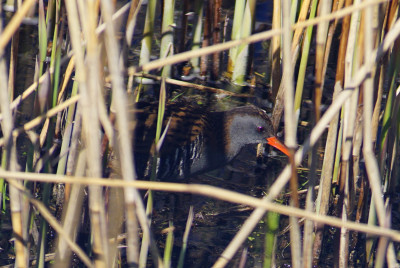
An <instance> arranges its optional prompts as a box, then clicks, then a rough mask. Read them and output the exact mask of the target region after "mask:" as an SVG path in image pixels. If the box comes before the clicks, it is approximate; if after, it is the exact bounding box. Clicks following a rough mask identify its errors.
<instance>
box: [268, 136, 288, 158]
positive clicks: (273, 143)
mask: <svg viewBox="0 0 400 268" xmlns="http://www.w3.org/2000/svg"><path fill="white" fill-rule="evenodd" d="M266 140H267V144H269V145H270V146H272V147H274V148H276V149H278V150H279V151H281V152H282V153H284V154H285V155H287V156H289V150H288V148H287V147H286V146H285V145H284V144H283V143H282V142H280V141H279V140H278V139H277V138H276V137H270V138H267V139H266Z"/></svg>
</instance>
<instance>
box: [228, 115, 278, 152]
mask: <svg viewBox="0 0 400 268" xmlns="http://www.w3.org/2000/svg"><path fill="white" fill-rule="evenodd" d="M229 132H230V139H231V142H230V146H229V148H228V151H229V154H230V155H236V154H237V153H239V151H240V149H241V148H242V147H243V146H245V145H247V144H257V143H266V138H268V137H270V136H272V133H271V132H272V131H271V124H270V123H269V122H268V121H266V120H264V118H262V117H260V116H255V115H240V116H234V117H233V118H232V121H231V124H230V128H229Z"/></svg>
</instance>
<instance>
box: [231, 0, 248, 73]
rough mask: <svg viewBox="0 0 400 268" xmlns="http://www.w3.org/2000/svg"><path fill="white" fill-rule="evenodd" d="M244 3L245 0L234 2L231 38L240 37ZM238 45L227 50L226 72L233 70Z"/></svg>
mask: <svg viewBox="0 0 400 268" xmlns="http://www.w3.org/2000/svg"><path fill="white" fill-rule="evenodd" d="M245 5H246V0H237V1H236V2H235V12H234V14H233V25H232V34H231V39H232V40H238V39H240V32H241V27H242V22H243V13H244V7H245ZM237 51H238V47H233V48H231V49H230V50H229V62H228V72H233V70H234V68H235V63H236V56H237Z"/></svg>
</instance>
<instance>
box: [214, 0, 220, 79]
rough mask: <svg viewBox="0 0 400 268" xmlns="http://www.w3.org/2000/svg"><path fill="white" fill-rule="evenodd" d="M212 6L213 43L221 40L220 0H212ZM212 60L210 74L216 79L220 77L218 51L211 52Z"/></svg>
mask: <svg viewBox="0 0 400 268" xmlns="http://www.w3.org/2000/svg"><path fill="white" fill-rule="evenodd" d="M211 2H213V5H214V8H213V27H212V29H213V30H212V34H213V44H214V45H215V44H218V43H220V42H221V41H220V40H221V4H222V0H212V1H211ZM212 57H213V61H212V74H213V79H217V78H218V77H220V69H221V67H220V59H221V54H220V53H214V54H213V56H212Z"/></svg>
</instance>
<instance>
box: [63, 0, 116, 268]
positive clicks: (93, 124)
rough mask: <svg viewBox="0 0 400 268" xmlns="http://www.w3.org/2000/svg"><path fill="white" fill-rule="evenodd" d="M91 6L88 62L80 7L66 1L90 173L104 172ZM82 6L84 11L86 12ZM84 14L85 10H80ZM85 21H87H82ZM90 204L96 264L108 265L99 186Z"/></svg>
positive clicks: (91, 6)
mask: <svg viewBox="0 0 400 268" xmlns="http://www.w3.org/2000/svg"><path fill="white" fill-rule="evenodd" d="M88 4H89V5H90V8H88V9H87V10H85V11H86V12H87V13H85V14H87V15H88V20H89V21H88V24H87V23H85V24H83V25H82V29H83V31H84V33H88V35H87V36H86V38H87V42H88V46H87V47H88V49H87V63H85V60H84V53H83V50H82V46H81V41H80V34H81V31H80V28H81V27H80V25H79V17H78V12H77V6H76V5H75V3H73V2H68V4H66V8H67V13H68V25H69V30H70V31H69V33H70V36H71V42H72V48H73V50H74V54H75V57H76V58H75V60H76V70H77V76H76V79H77V81H78V82H79V88H80V92H81V94H82V102H81V105H82V115H83V116H82V118H83V129H84V133H85V137H86V138H85V141H86V144H87V149H88V152H87V163H88V168H89V171H88V175H89V176H90V175H95V174H96V176H100V175H101V168H100V159H99V156H100V139H99V136H98V133H97V131H98V130H99V120H98V113H97V107H96V105H95V104H94V103H91V102H90V99H91V100H97V94H99V93H98V91H99V88H98V84H97V83H98V81H99V77H98V76H97V73H98V70H99V62H98V58H97V56H98V55H97V46H98V44H97V40H96V36H95V27H96V21H95V18H96V16H97V15H96V13H95V6H94V3H93V2H90V3H88ZM82 8H84V7H81V10H80V11H81V12H83V10H82ZM81 14H83V13H81ZM82 22H85V21H84V20H82ZM86 28H88V29H90V30H92V31H93V32H92V33H90V32H88V31H86V30H85V29H86ZM87 67H88V68H87ZM89 191H90V195H89V203H90V205H89V206H90V213H91V224H92V234H93V252H95V253H96V256H98V258H97V259H96V260H95V263H96V266H97V265H98V266H100V267H105V266H107V264H109V260H108V257H109V256H108V245H107V243H106V237H107V235H106V228H105V227H106V223H105V212H104V206H103V204H104V202H103V201H102V193H101V189H100V187H89Z"/></svg>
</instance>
